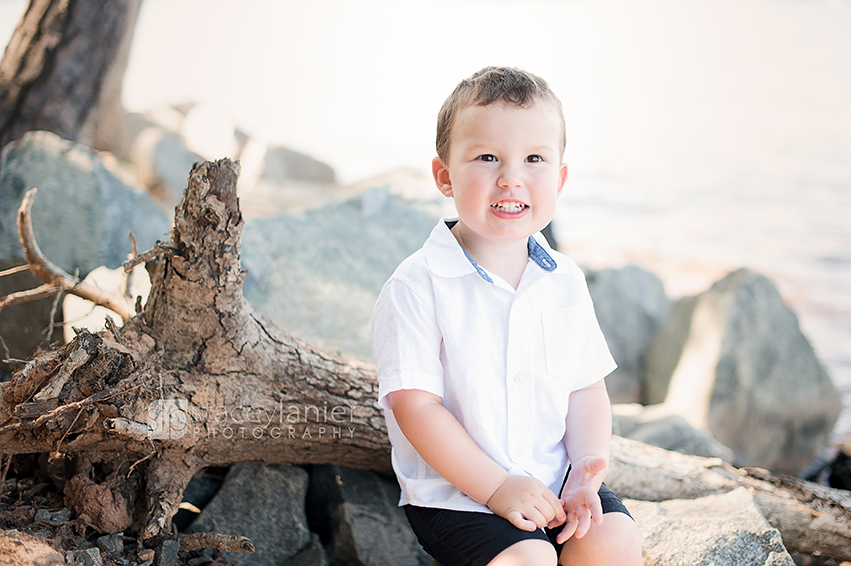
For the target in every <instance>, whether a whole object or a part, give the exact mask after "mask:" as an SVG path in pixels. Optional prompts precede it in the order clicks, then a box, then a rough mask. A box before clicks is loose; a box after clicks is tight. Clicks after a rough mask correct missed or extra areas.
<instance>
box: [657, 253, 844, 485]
mask: <svg viewBox="0 0 851 566" xmlns="http://www.w3.org/2000/svg"><path fill="white" fill-rule="evenodd" d="M647 375H648V380H653V381H656V382H657V385H656V386H655V387H661V385H659V384H663V383H665V382H669V385H668V391H667V394H666V396H665V401H664V405H666V406H667V407H668V408H669V409H670V410H671V411H672V412H675V413H677V414H681V415H682V416H684V417H685V418H686V419H687V420H688V421H689V422H690V423H691V424H692V426H694V427H695V428H704V427H705V428H708V429H709V430H710V431H712V434H713V435H714V436H715V438H717V439H718V440H719V441H720V442H721V443H723V444H724V445H726V446H729V447H730V448H731V449H732V450H733V452H734V453H735V455H736V456H735V460H734V464H736V465H738V466H761V467H765V468H768V469H770V470H775V471H779V472H786V473H792V474H796V473H797V472H799V471H800V470H801V469H803V467H804V466H805V465H806V464H807V462H809V461H810V460H812V458H813V457H814V456H815V455H816V454H817V453H818V452H819V450H820V449H821V448H822V446H823V445H824V443H825V442H826V440H827V438H828V435H829V434H830V432H831V429H832V428H833V425H834V423H835V422H836V419H837V417H838V415H839V412H840V410H841V409H842V403H841V398H840V395H839V394H838V393H837V391H836V388H835V387H834V385H833V384H832V383H831V381H830V378H829V377H828V375H827V373H826V372H825V370H824V368H823V367H822V366H821V364H820V363H819V362H818V359H817V358H816V356H815V353H814V352H813V348H812V346H811V345H810V343H809V342H808V341H807V339H806V338H805V337H804V335H803V334H802V333H801V330H800V328H799V326H798V319H797V317H796V316H795V313H793V312H792V310H791V309H790V308H789V307H788V306H786V304H784V302H783V300H782V298H781V297H780V293H779V292H778V291H777V288H776V287H775V286H774V284H773V283H771V281H770V280H769V279H768V278H766V277H764V276H762V275H759V274H756V273H754V272H752V271H749V270H747V269H740V270H738V271H736V272H734V273H731V274H730V275H728V276H727V277H725V278H724V279H722V280H721V281H718V282H717V283H715V284H714V285H713V286H712V288H711V289H710V290H709V291H706V292H705V293H703V294H701V295H699V296H698V297H696V298H694V299H691V300H687V301H684V302H683V303H681V304H680V305H678V306H677V307H675V308H674V311H673V313H672V315H671V317H670V318H669V320H668V322H667V323H666V328H664V329H663V330H662V331H660V333H659V335H658V336H657V339H656V340H654V343H653V344H652V345H651V350H650V353H649V354H648V357H647Z"/></svg>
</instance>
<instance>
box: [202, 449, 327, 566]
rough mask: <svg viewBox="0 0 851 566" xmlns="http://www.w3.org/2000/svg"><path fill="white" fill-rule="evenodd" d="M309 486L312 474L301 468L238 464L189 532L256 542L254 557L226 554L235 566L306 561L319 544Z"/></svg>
mask: <svg viewBox="0 0 851 566" xmlns="http://www.w3.org/2000/svg"><path fill="white" fill-rule="evenodd" d="M307 486H308V474H307V472H306V471H304V470H303V469H302V468H299V467H295V466H279V465H263V464H260V463H256V462H244V463H240V464H236V465H234V466H232V467H231V469H230V471H229V472H228V475H227V476H226V477H225V481H224V483H223V484H222V487H221V489H220V490H219V492H218V493H217V494H216V496H215V497H214V498H213V499H212V501H210V503H209V504H208V505H207V506H206V507H205V508H204V510H203V511H202V512H201V514H200V515H199V516H198V518H197V519H196V520H195V521H194V522H193V523H192V524H191V525H190V526H189V529H188V530H189V532H219V533H226V534H234V535H241V536H247V537H248V538H250V539H251V541H252V542H253V543H254V552H253V553H247V552H227V553H225V556H226V557H227V559H228V560H229V561H230V562H231V563H233V564H234V566H242V565H249V564H250V565H252V566H281V564H289V562H288V561H289V560H291V559H292V560H294V562H293V564H296V563H299V561H297V560H296V557H298V556H299V554H302V556H301V558H304V555H305V554H309V553H310V550H311V546H312V544H313V543H314V540H313V538H312V536H311V533H310V530H309V529H308V526H307V516H306V515H305V512H304V503H305V498H306V496H307ZM301 563H305V562H301ZM312 564H314V566H319V565H321V564H322V561H321V559H320V560H318V561H316V562H313V563H312Z"/></svg>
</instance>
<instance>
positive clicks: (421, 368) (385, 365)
mask: <svg viewBox="0 0 851 566" xmlns="http://www.w3.org/2000/svg"><path fill="white" fill-rule="evenodd" d="M441 340H442V338H441V334H440V330H439V327H438V324H437V318H436V315H435V308H434V299H433V296H432V295H431V294H429V293H423V292H420V293H415V292H414V290H413V289H411V288H410V287H409V286H408V285H407V284H406V283H405V282H404V281H401V280H399V279H391V280H390V281H388V282H387V283H386V284H385V285H384V288H383V289H382V290H381V294H380V295H379V297H378V301H377V302H376V304H375V310H374V311H373V315H372V343H373V353H374V355H375V366H376V369H377V373H378V403H377V404H378V406H379V407H381V408H383V409H389V405H388V403H387V400H386V397H387V395H388V394H389V393H392V392H393V391H398V390H401V389H421V390H423V391H428V392H429V393H433V394H435V395H438V396H440V397H443V366H442V364H441V362H440V347H441Z"/></svg>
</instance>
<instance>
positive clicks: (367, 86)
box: [0, 0, 851, 438]
mask: <svg viewBox="0 0 851 566" xmlns="http://www.w3.org/2000/svg"><path fill="white" fill-rule="evenodd" d="M25 6H26V3H25V2H24V0H0V41H4V42H5V38H7V37H8V36H9V35H11V32H12V29H13V27H14V22H16V21H17V19H18V18H19V16H20V14H21V13H22V12H23V10H24V8H25ZM849 30H851V1H849V0H844V1H842V0H809V1H802V0H692V1H689V2H679V1H676V0H644V1H642V2H634V1H631V0H608V1H607V0H599V1H597V0H594V1H591V0H522V1H521V0H452V1H450V0H440V1H424V0H409V1H406V2H394V1H392V0H368V1H367V0H359V1H353V0H313V1H311V2H306V1H280V0H239V1H237V0H181V1H180V2H174V1H167V0H145V2H144V3H143V6H142V12H141V14H140V18H139V23H138V26H137V29H136V36H135V43H134V48H133V52H132V55H131V60H130V65H129V68H128V70H127V73H126V76H125V92H124V100H125V105H126V106H127V107H128V108H130V109H145V108H151V107H155V106H157V105H165V104H178V103H182V102H185V101H208V102H211V103H215V104H217V105H219V106H221V107H222V108H225V109H226V110H227V111H228V112H230V113H231V115H232V116H233V119H234V121H235V123H236V124H237V125H238V126H239V127H240V128H241V129H242V130H244V131H246V132H249V133H251V134H253V135H256V136H260V137H265V138H268V139H270V140H273V141H276V142H280V143H284V144H287V145H289V146H291V147H293V148H296V149H299V150H302V151H305V152H306V153H309V154H311V155H314V156H316V157H318V158H320V159H323V160H325V161H327V162H328V163H330V164H332V165H333V166H334V167H335V169H336V170H337V172H338V174H339V176H340V178H341V180H342V181H343V182H353V181H356V180H359V179H362V178H364V177H367V176H371V175H375V174H378V173H382V172H385V171H389V170H392V169H395V168H399V167H409V168H413V169H416V170H419V171H421V172H423V174H428V171H429V169H428V167H429V162H430V160H431V157H432V155H433V137H434V132H433V129H434V121H435V116H436V113H437V109H438V107H439V106H440V104H441V102H442V101H443V99H444V98H445V97H446V95H447V94H448V93H449V91H450V90H451V89H452V88H453V87H454V85H455V84H456V83H457V81H458V80H459V79H461V78H463V77H465V76H467V75H469V74H470V73H472V72H473V71H475V70H478V69H479V68H481V67H483V66H485V65H490V64H498V65H515V66H518V67H522V68H525V69H528V70H530V71H532V72H535V73H538V74H540V75H541V76H543V77H545V78H546V79H547V80H548V81H549V82H550V84H551V86H552V87H553V89H554V90H555V91H556V92H557V93H558V94H559V95H560V97H561V98H562V101H563V102H564V104H565V114H566V121H567V125H568V130H569V131H568V148H567V155H566V160H567V161H568V163H569V164H570V168H571V169H570V179H569V181H568V185H567V187H566V190H565V194H564V195H563V197H562V199H561V202H560V205H559V210H558V213H557V217H556V224H555V226H556V233H557V236H558V237H559V239H560V241H561V242H562V243H563V244H564V246H565V247H566V249H567V251H568V253H570V254H571V255H572V256H574V257H575V258H576V259H578V260H579V261H581V262H583V263H586V264H589V265H591V266H601V265H611V264H620V263H625V262H632V263H638V264H642V265H645V266H647V267H650V268H651V269H653V270H654V271H656V272H657V273H658V274H659V275H660V276H661V277H662V278H663V280H664V281H665V284H666V289H667V290H668V293H669V294H670V295H672V296H675V297H676V296H681V295H685V294H693V293H697V292H701V291H703V290H705V289H706V288H708V287H709V285H711V283H712V282H714V281H715V280H717V279H719V278H720V277H722V276H723V275H724V274H725V273H727V272H728V271H729V270H731V269H735V268H737V267H740V266H748V267H751V268H753V269H755V270H757V271H760V272H762V273H765V274H766V275H768V276H769V277H771V278H772V279H773V280H774V281H775V283H777V285H778V286H779V288H780V291H781V293H782V294H783V296H784V298H785V299H786V301H787V302H788V303H789V304H790V305H792V307H793V308H794V309H795V311H796V312H797V313H798V315H799V317H800V320H801V326H802V329H803V331H804V333H805V334H806V335H807V336H808V337H809V338H810V340H811V342H812V343H813V345H814V347H815V349H816V352H817V354H818V355H819V358H820V359H821V360H822V362H823V363H824V365H825V366H826V368H827V370H828V372H829V373H830V375H831V377H832V378H833V380H834V383H836V385H837V386H838V387H839V388H840V390H841V391H842V394H843V397H844V400H845V405H846V407H851V222H849V221H848V220H847V216H848V214H849V212H851V102H849V101H851V57H849V56H848V54H849V53H851V33H849ZM848 433H851V410H846V411H845V412H844V413H843V415H842V417H841V420H840V422H839V423H838V424H837V427H836V436H837V438H839V437H840V436H843V435H845V434H848Z"/></svg>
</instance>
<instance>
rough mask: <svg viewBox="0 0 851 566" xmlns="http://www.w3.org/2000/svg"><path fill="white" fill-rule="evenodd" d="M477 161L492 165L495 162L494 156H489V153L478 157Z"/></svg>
mask: <svg viewBox="0 0 851 566" xmlns="http://www.w3.org/2000/svg"><path fill="white" fill-rule="evenodd" d="M479 161H487V162H488V163H492V162H494V161H496V156H495V155H491V154H490V153H486V154H484V155H480V156H479Z"/></svg>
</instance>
